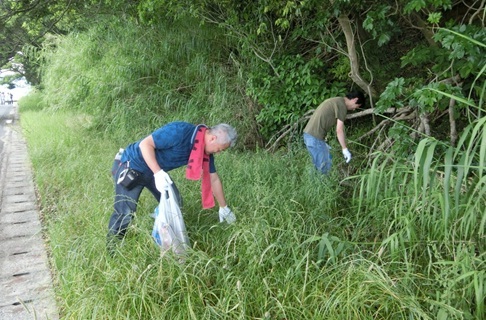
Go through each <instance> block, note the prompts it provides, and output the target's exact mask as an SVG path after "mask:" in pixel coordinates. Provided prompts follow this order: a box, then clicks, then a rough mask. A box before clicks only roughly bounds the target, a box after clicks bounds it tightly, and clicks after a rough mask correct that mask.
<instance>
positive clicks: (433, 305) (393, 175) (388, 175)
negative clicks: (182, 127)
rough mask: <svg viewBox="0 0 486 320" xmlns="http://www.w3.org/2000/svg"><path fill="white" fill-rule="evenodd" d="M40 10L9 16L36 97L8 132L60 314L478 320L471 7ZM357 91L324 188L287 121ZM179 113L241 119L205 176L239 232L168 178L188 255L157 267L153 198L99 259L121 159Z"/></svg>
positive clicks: (478, 57)
mask: <svg viewBox="0 0 486 320" xmlns="http://www.w3.org/2000/svg"><path fill="white" fill-rule="evenodd" d="M35 3H36V5H35V6H34V5H32V4H30V6H29V2H22V1H20V2H19V1H3V2H2V4H1V5H0V15H2V17H8V19H7V18H6V19H2V20H0V21H1V22H0V23H2V25H3V26H4V27H5V28H4V29H2V30H15V32H16V33H15V34H16V35H17V36H16V37H15V39H16V40H18V39H23V40H22V41H19V42H18V43H14V41H13V38H12V39H10V38H7V36H8V33H7V32H3V31H2V32H0V37H3V38H2V39H4V41H2V42H1V43H0V48H1V50H0V52H1V54H2V55H1V57H2V59H3V62H5V63H6V62H7V60H8V58H9V57H12V56H13V53H14V52H17V51H19V50H20V49H21V50H22V54H18V55H16V56H15V61H17V62H22V63H23V65H24V69H23V70H19V71H20V72H23V73H24V74H25V75H26V76H27V77H28V79H29V80H30V81H31V82H32V83H33V84H35V85H36V88H37V89H36V91H35V92H34V93H33V94H32V95H30V96H28V97H26V98H24V99H23V100H22V101H20V105H21V119H22V125H23V128H24V132H25V135H26V137H27V139H28V143H29V151H30V154H31V157H32V161H33V164H34V169H35V178H36V183H37V185H38V190H39V195H40V199H41V206H42V213H43V217H44V223H45V226H46V235H47V236H48V239H49V244H50V250H51V253H52V259H51V260H52V265H53V269H54V273H55V277H56V293H57V296H58V301H59V306H60V310H61V315H62V317H63V318H66V319H85V318H102V319H120V318H122V319H123V318H126V319H133V318H137V319H165V318H170V319H173V318H176V319H187V318H193V319H203V318H204V319H209V318H211V319H212V318H218V319H219V318H227V319H234V318H242V319H243V318H245V319H246V318H249V319H253V318H259V319H261V318H266V319H321V318H322V319H481V318H484V316H485V314H486V310H485V299H486V271H485V270H486V268H485V266H486V262H485V251H486V250H485V249H486V239H485V228H486V214H485V211H484V207H485V205H486V178H485V175H484V170H485V165H486V159H485V158H486V129H485V122H486V118H485V114H484V111H485V107H484V97H485V94H484V93H485V86H486V83H485V81H484V72H485V62H486V58H485V57H486V55H485V51H486V50H485V47H486V44H485V42H486V41H485V38H486V32H485V31H484V30H485V29H484V3H483V2H480V1H473V3H467V2H461V1H458V2H451V1H447V0H433V1H432V0H421V1H418V0H408V1H406V0H400V1H380V2H378V1H352V2H350V1H344V0H334V1H312V0H310V1H302V2H294V1H287V2H280V1H267V2H263V1H251V2H240V1H234V2H233V1H222V2H216V3H213V2H207V1H188V2H187V3H186V2H185V1H170V0H144V1H137V2H134V1H126V2H123V1H109V0H106V1H76V2H75V3H73V2H72V1H63V0H56V1H45V2H42V1H38V2H35ZM49 26H50V28H49ZM53 26H55V28H54V27H53ZM9 28H13V29H9ZM34 38H35V40H36V41H33V39H34ZM6 44H9V45H11V46H13V47H15V50H14V51H8V50H7V49H8V48H7V47H6ZM10 49H11V48H10ZM351 88H360V89H362V90H363V91H365V92H367V93H368V97H369V104H368V105H367V107H369V109H368V110H363V111H361V113H358V117H355V118H351V117H350V119H349V120H347V135H348V139H349V140H350V142H351V143H350V149H351V150H352V152H353V155H354V157H353V160H352V162H351V163H350V164H349V165H346V164H344V163H343V161H342V160H341V159H340V157H335V166H334V168H333V172H332V174H331V176H329V177H326V178H324V179H323V178H322V177H318V176H315V175H314V174H313V173H312V171H311V170H310V169H311V163H310V160H309V158H308V155H307V153H306V150H305V149H304V148H303V145H302V143H301V139H300V129H301V128H302V124H303V123H305V119H306V117H307V116H308V114H309V112H312V111H311V110H312V109H313V108H315V107H316V106H317V104H318V103H319V102H321V101H322V100H323V99H325V98H327V97H331V96H334V95H340V94H343V93H344V92H345V91H347V90H349V89H351ZM175 119H178V120H186V121H190V122H195V123H207V124H214V123H217V122H229V123H233V124H234V125H235V126H236V127H237V129H238V131H239V134H240V139H239V144H238V147H237V149H236V150H234V151H229V152H225V153H223V154H221V155H219V156H218V160H217V162H218V171H219V172H220V174H221V176H222V178H223V180H224V186H225V190H226V193H227V197H228V200H229V202H230V205H231V206H232V207H233V209H234V211H235V213H236V215H237V217H238V222H237V223H236V224H235V225H232V226H225V225H222V224H218V223H217V217H216V213H215V212H213V211H212V210H208V211H204V210H201V208H200V204H199V201H195V200H197V199H198V197H199V196H198V191H199V188H198V186H197V185H196V184H194V183H192V182H189V181H186V180H185V179H184V178H183V171H177V172H175V173H174V177H175V179H176V181H177V183H178V186H179V188H180V189H181V191H182V194H183V196H184V198H185V200H186V201H185V206H184V209H183V212H184V217H185V220H186V225H187V227H188V231H189V235H190V238H191V241H192V243H193V250H191V254H190V256H189V258H188V259H187V260H186V262H185V263H184V264H179V263H178V262H177V261H176V260H173V259H172V257H170V256H164V257H160V255H159V252H158V248H157V247H156V246H155V244H154V243H153V240H152V239H151V237H150V230H151V228H152V224H153V219H151V218H150V213H151V212H152V211H153V209H154V207H155V206H156V201H155V200H154V199H152V198H151V197H150V196H149V195H148V194H144V196H143V197H142V199H141V203H140V207H139V211H138V213H137V218H136V220H135V223H134V224H133V225H132V227H131V229H130V231H129V234H128V236H127V237H126V239H125V242H124V246H123V247H122V248H121V249H120V252H118V255H117V256H116V257H114V258H109V257H108V256H107V255H106V253H105V234H106V226H107V220H108V217H109V215H110V213H111V206H112V203H111V201H112V197H113V196H112V193H113V188H112V181H111V178H110V176H109V169H110V167H111V160H112V158H113V156H114V153H115V152H116V151H117V150H118V147H120V146H124V145H126V144H127V143H128V142H131V141H133V140H135V139H139V138H142V137H143V136H145V135H146V134H148V133H150V132H151V131H152V130H153V129H155V128H157V127H158V126H160V125H161V124H163V123H165V122H168V121H171V120H175ZM330 141H331V142H330V143H331V145H332V146H334V147H335V148H333V150H335V149H337V148H339V146H338V144H337V142H336V141H335V139H334V138H333V137H330ZM283 142H285V143H286V144H285V145H284V144H282V143H283ZM265 146H271V147H272V152H269V151H268V150H266V149H265V148H264V147H265ZM282 146H285V148H282Z"/></svg>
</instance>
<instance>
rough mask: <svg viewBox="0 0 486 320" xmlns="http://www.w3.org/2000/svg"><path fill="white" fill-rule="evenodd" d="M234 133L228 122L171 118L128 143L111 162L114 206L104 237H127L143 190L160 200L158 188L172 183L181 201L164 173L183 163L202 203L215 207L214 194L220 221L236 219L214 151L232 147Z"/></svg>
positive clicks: (180, 201)
mask: <svg viewBox="0 0 486 320" xmlns="http://www.w3.org/2000/svg"><path fill="white" fill-rule="evenodd" d="M236 136H237V135H236V131H235V129H234V128H233V127H232V126H230V125H228V124H218V125H216V126H214V127H212V128H207V127H206V126H205V125H197V126H196V125H193V124H190V123H186V122H171V123H169V124H167V125H165V126H163V127H161V128H159V129H157V130H156V131H154V132H153V133H152V134H150V135H149V136H147V137H146V138H144V139H142V140H140V141H138V142H135V143H132V144H130V145H129V146H128V147H127V148H126V150H124V151H123V153H122V154H121V158H120V156H118V157H116V158H115V161H114V163H113V169H112V175H113V179H114V180H115V204H114V211H113V214H112V215H111V217H110V222H109V225H108V239H109V240H110V239H111V238H113V236H116V237H118V238H122V237H123V236H124V235H125V232H126V230H127V228H128V226H129V224H130V222H131V221H132V218H133V213H134V212H135V211H136V209H137V202H138V199H139V197H140V194H141V192H142V190H143V188H147V189H148V190H149V191H150V192H151V193H152V194H153V195H154V197H155V199H156V200H157V201H160V196H161V192H163V191H164V190H165V189H166V188H167V186H168V185H170V184H172V186H173V188H174V191H175V193H176V196H177V198H178V200H179V204H180V205H181V204H182V198H181V196H180V194H179V191H178V190H177V187H176V186H175V184H174V183H173V181H172V179H171V178H170V176H169V175H168V173H167V172H168V171H170V170H172V169H176V168H179V167H181V166H184V165H188V166H187V169H186V170H187V171H186V177H187V178H188V179H193V180H196V179H199V178H202V183H201V189H202V199H203V200H202V201H203V207H204V208H210V207H212V206H214V198H213V195H214V197H215V198H216V200H217V201H218V204H219V207H220V208H219V219H220V222H223V221H226V222H228V223H232V222H234V221H235V220H236V217H235V215H234V214H233V212H232V211H231V209H230V208H229V207H228V206H227V204H226V199H225V196H224V192H223V185H222V183H221V180H220V178H219V176H218V173H217V172H216V167H215V164H214V156H213V155H214V154H216V153H218V152H221V151H223V150H226V149H227V148H229V147H231V146H233V145H234V144H235V142H236ZM117 158H120V159H117ZM201 176H202V177H201Z"/></svg>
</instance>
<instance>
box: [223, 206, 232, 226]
mask: <svg viewBox="0 0 486 320" xmlns="http://www.w3.org/2000/svg"><path fill="white" fill-rule="evenodd" d="M225 220H226V222H227V223H228V224H231V223H233V222H235V221H236V216H235V214H234V213H233V211H231V209H230V208H229V207H228V206H226V207H220V208H219V222H223V221H225Z"/></svg>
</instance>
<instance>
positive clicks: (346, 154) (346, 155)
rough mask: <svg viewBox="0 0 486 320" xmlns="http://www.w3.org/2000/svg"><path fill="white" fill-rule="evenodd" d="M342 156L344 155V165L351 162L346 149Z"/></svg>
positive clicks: (349, 154) (349, 153)
mask: <svg viewBox="0 0 486 320" xmlns="http://www.w3.org/2000/svg"><path fill="white" fill-rule="evenodd" d="M343 155H344V160H346V163H349V161H351V152H349V150H348V148H346V149H343Z"/></svg>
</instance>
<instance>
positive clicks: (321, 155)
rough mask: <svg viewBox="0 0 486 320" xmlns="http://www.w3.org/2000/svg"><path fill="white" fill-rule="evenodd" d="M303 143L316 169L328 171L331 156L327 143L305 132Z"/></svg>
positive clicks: (323, 171) (324, 172) (325, 172)
mask: <svg viewBox="0 0 486 320" xmlns="http://www.w3.org/2000/svg"><path fill="white" fill-rule="evenodd" d="M304 143H305V146H306V147H307V150H308V151H309V153H310V155H311V157H312V162H313V163H314V166H315V167H316V169H317V170H319V171H320V172H321V173H323V174H327V173H329V171H330V170H331V166H332V156H331V153H330V152H329V149H330V147H329V145H328V144H327V143H326V142H325V141H324V140H319V139H317V138H315V137H314V136H312V135H310V134H308V133H305V132H304Z"/></svg>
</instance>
